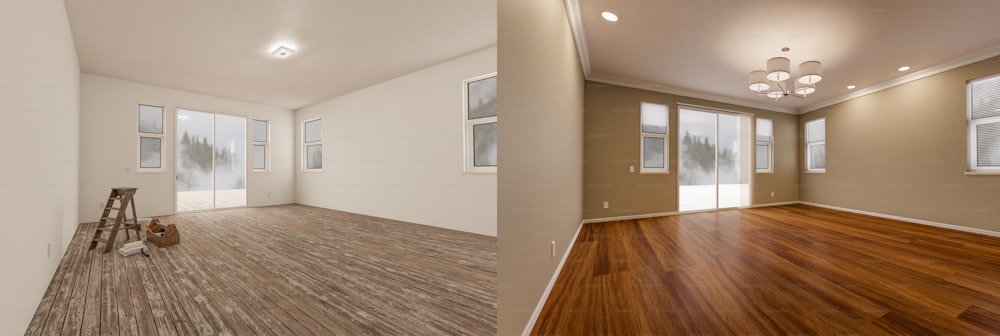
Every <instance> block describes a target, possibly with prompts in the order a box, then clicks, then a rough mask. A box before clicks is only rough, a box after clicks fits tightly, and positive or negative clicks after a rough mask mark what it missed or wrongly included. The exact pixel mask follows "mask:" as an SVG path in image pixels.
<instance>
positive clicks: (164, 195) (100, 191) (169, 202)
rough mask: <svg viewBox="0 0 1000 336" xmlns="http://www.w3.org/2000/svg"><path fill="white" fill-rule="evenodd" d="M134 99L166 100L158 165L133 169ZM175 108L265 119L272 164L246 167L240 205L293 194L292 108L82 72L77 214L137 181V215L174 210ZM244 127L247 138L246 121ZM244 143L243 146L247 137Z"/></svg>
mask: <svg viewBox="0 0 1000 336" xmlns="http://www.w3.org/2000/svg"><path fill="white" fill-rule="evenodd" d="M139 104H149V105H159V106H166V108H165V109H164V114H165V117H164V119H165V126H164V128H165V130H164V132H165V134H166V135H165V138H164V151H165V154H166V155H165V157H164V161H163V165H164V167H166V171H165V172H162V173H136V167H137V166H138V160H137V156H138V153H137V149H136V148H137V141H138V133H137V130H136V125H137V119H136V118H137V113H136V110H137V108H138V105H139ZM176 108H183V109H189V110H195V111H201V112H212V113H219V114H227V115H234V116H245V117H247V124H248V127H249V124H250V119H255V118H256V119H265V120H270V124H271V125H270V127H271V146H272V147H271V167H272V169H271V171H270V172H267V173H252V172H248V173H247V188H248V190H247V205H248V206H263V205H275V204H288V203H294V202H295V182H294V180H295V175H294V174H293V167H294V165H293V158H294V152H293V150H294V148H295V147H294V145H293V143H292V136H293V132H294V128H293V126H294V125H293V124H292V121H293V113H292V111H290V110H288V109H283V108H279V107H271V106H265V105H258V104H253V103H247V102H242V101H236V100H231V99H226V98H220V97H215V96H208V95H204V94H199V93H192V92H186V91H180V90H174V89H169V88H164V87H159V86H153V85H147V84H142V83H136V82H130V81H124V80H119V79H113V78H108V77H102V76H96V75H91V74H83V75H82V79H81V90H80V111H81V112H80V115H81V119H80V176H81V179H80V215H79V216H80V221H81V222H93V221H97V220H98V217H99V216H100V214H101V211H103V207H102V205H103V204H104V202H105V201H106V200H107V197H108V193H109V192H110V188H112V187H119V186H134V187H138V188H139V190H138V192H137V193H136V196H135V199H136V210H137V211H138V213H139V216H140V217H148V216H160V215H167V214H172V213H174V202H175V201H174V198H175V196H174V170H175V161H176V160H175V158H176V153H175V151H174V150H175V147H176V146H175V145H176V143H177V137H176V131H175V129H176V128H175V126H176V120H177V118H176V114H175V113H176V110H175V109H176ZM247 134H248V136H247V138H248V139H249V138H250V136H249V134H250V133H249V129H248V133H247ZM248 141H249V140H248ZM247 148H250V146H249V144H248V145H247ZM247 157H248V158H249V157H250V156H249V155H248V156H247ZM269 196H270V197H269Z"/></svg>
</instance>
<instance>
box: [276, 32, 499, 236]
mask: <svg viewBox="0 0 1000 336" xmlns="http://www.w3.org/2000/svg"><path fill="white" fill-rule="evenodd" d="M496 52H497V50H496V48H495V47H494V48H489V49H486V50H482V51H479V52H476V53H473V54H470V55H467V56H464V57H460V58H457V59H454V60H451V61H448V62H445V63H442V64H439V65H436V66H433V67H430V68H427V69H424V70H421V71H417V72H414V73H411V74H408V75H405V76H402V77H399V78H396V79H392V80H389V81H386V82H383V83H380V84H376V85H374V86H371V87H368V88H365V89H361V90H358V91H356V92H352V93H349V94H346V95H343V96H340V97H336V98H333V99H330V100H327V101H324V102H321V103H318V104H315V105H312V106H309V107H306V108H303V109H300V110H298V111H296V114H295V119H296V124H297V125H300V123H301V122H303V121H304V120H308V119H311V118H316V117H322V118H323V139H324V142H323V161H324V162H323V171H322V172H320V173H305V172H301V170H299V172H298V173H297V174H298V177H297V178H296V183H297V186H298V188H297V196H296V200H297V201H298V203H300V204H306V205H313V206H318V207H323V208H328V209H335V210H341V211H347V212H353V213H360V214H365V215H370V216H377V217H383V218H390V219H396V220H401V221H407V222H412V223H418V224H424V225H432V226H438V227H443V228H448V229H454V230H460V231H466V232H473V233H478V234H483V235H490V236H496V205H497V203H496V195H497V194H496V192H497V184H496V175H495V174H490V175H468V174H463V173H462V170H463V166H462V164H463V161H462V148H463V147H462V146H463V143H462V142H463V137H462V127H463V123H462V113H463V110H462V81H463V80H465V79H469V78H472V77H476V76H480V75H484V74H488V73H492V72H496ZM331 80H336V79H335V78H334V79H331ZM500 118H503V116H500ZM300 131H301V126H296V132H297V133H296V138H295V139H296V141H295V142H296V144H298V145H300V144H301V134H299V133H298V132H300ZM300 151H301V149H299V148H296V152H297V153H300ZM297 157H300V156H297ZM296 167H298V168H297V169H301V162H298V161H297V165H296Z"/></svg>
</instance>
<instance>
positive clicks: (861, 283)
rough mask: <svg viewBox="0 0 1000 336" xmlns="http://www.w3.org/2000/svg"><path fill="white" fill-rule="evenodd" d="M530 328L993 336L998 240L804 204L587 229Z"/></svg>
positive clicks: (997, 321) (997, 317) (539, 331)
mask: <svg viewBox="0 0 1000 336" xmlns="http://www.w3.org/2000/svg"><path fill="white" fill-rule="evenodd" d="M533 334H536V335H792V334H794V335H998V334H1000V238H995V237H988V236H982V235H976V234H970V233H964V232H959V231H952V230H947V229H941V228H935V227H929V226H924V225H918V224H912V223H906V222H900V221H895V220H887V219H882V218H876V217H870V216H864V215H858V214H853V213H847V212H841V211H835V210H829V209H824V208H817V207H811V206H806V205H792V206H779V207H769V208H756V209H745V210H725V211H718V212H703V213H692V214H684V215H678V216H671V217H660V218H653V219H642V220H628V221H617V222H608V223H598V224H588V225H585V226H584V227H583V228H582V229H581V232H580V235H579V237H578V239H577V241H576V244H575V246H574V247H573V249H572V251H571V252H570V254H569V256H568V259H567V260H566V263H565V265H564V268H563V270H562V272H561V274H560V275H559V278H558V279H557V282H556V284H555V286H554V288H553V289H552V293H551V295H550V296H549V298H548V301H547V302H546V303H545V306H544V308H543V310H542V312H541V315H540V317H539V319H538V321H537V323H536V324H535V327H534V329H533Z"/></svg>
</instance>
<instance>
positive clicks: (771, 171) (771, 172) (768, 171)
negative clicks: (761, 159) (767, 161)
mask: <svg viewBox="0 0 1000 336" xmlns="http://www.w3.org/2000/svg"><path fill="white" fill-rule="evenodd" d="M756 173H757V174H774V171H773V170H758V171H756Z"/></svg>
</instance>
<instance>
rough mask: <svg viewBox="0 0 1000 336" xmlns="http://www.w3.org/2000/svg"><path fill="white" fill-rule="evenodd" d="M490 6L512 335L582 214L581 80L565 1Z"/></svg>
mask: <svg viewBox="0 0 1000 336" xmlns="http://www.w3.org/2000/svg"><path fill="white" fill-rule="evenodd" d="M497 6H498V8H497V10H498V13H499V17H498V24H497V31H498V61H499V74H500V77H499V84H498V85H499V88H500V89H499V93H498V96H499V101H500V104H499V111H500V112H499V113H500V128H499V139H500V145H499V156H498V158H499V160H500V161H499V179H498V194H499V198H498V219H497V221H498V222H497V230H498V233H499V238H498V248H499V256H498V265H497V273H498V274H497V275H498V277H499V278H498V284H499V288H498V293H497V299H498V302H497V323H498V331H499V334H500V335H517V334H520V333H521V332H522V330H524V329H525V327H526V326H527V324H528V322H529V320H530V318H531V316H532V313H533V311H534V310H535V308H536V307H537V306H538V303H539V301H540V300H541V299H542V295H543V294H544V292H545V288H546V287H547V285H548V284H549V280H550V279H552V277H553V274H554V273H555V271H556V268H557V267H558V265H559V262H560V260H561V258H562V256H563V254H564V252H565V251H566V249H567V247H568V246H569V244H570V241H571V240H572V239H573V235H574V233H575V232H576V230H577V228H578V227H579V226H580V222H581V220H582V209H581V205H582V198H583V123H584V122H583V118H584V117H583V96H584V92H583V83H584V82H583V71H582V69H581V66H580V59H579V57H578V56H577V52H576V46H575V42H574V41H573V34H572V32H571V30H570V26H569V20H568V18H567V16H566V9H565V7H564V5H563V2H562V1H560V0H509V1H499V2H498V3H497ZM551 242H555V248H554V253H553V247H552V245H551Z"/></svg>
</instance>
